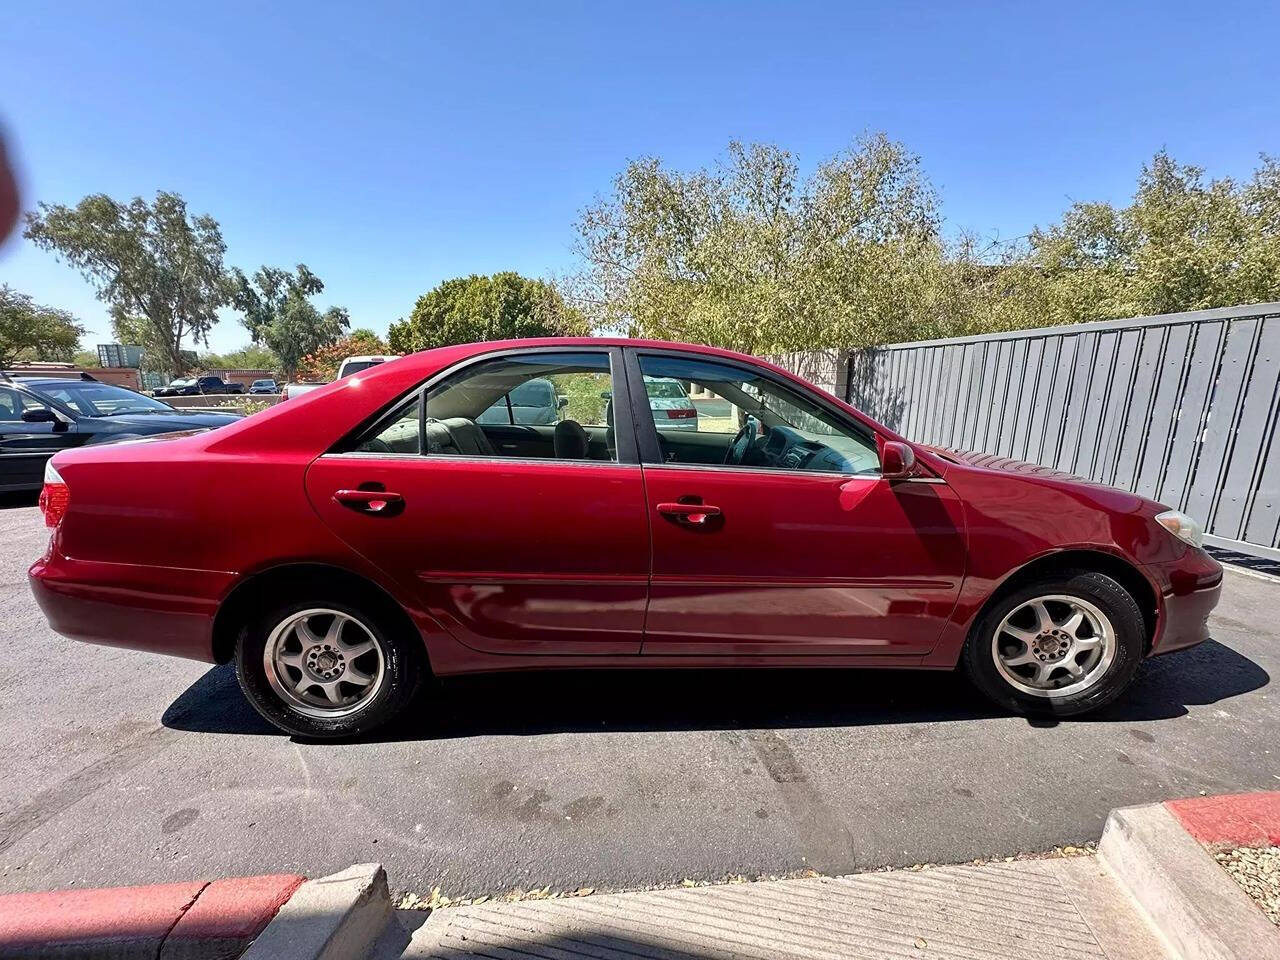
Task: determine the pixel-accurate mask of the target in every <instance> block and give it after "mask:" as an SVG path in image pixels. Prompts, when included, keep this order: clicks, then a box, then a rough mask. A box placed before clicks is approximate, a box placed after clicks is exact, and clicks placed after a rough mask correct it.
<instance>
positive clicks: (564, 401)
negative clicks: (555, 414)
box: [556, 397, 569, 410]
mask: <svg viewBox="0 0 1280 960" xmlns="http://www.w3.org/2000/svg"><path fill="white" fill-rule="evenodd" d="M568 405H569V398H568V397H560V398H558V399H557V400H556V406H557V407H559V408H560V409H561V410H563V409H564V408H565V407H567V406H568Z"/></svg>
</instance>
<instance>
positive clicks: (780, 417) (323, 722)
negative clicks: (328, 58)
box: [30, 339, 1222, 737]
mask: <svg viewBox="0 0 1280 960" xmlns="http://www.w3.org/2000/svg"><path fill="white" fill-rule="evenodd" d="M533 379H540V380H543V381H550V382H551V383H552V384H554V385H555V390H556V407H557V414H556V417H555V418H554V419H553V422H551V423H547V422H545V418H542V420H543V422H537V423H530V422H523V421H525V420H527V419H528V418H527V417H525V416H524V415H523V413H522V411H523V410H524V409H525V407H524V406H521V405H517V404H513V403H512V402H511V397H512V394H513V393H514V392H515V391H516V390H518V389H519V388H520V386H521V385H522V384H525V383H527V382H529V381H530V380H533ZM673 380H674V381H678V382H679V383H680V384H682V385H683V386H684V387H685V388H686V390H687V391H688V394H689V396H690V397H691V399H692V400H693V402H694V404H695V406H696V407H697V414H698V415H697V429H696V430H690V429H688V428H687V424H685V423H684V421H683V420H672V419H669V418H667V417H666V416H665V414H666V413H667V412H668V411H663V410H660V409H656V410H655V409H654V408H653V406H652V405H651V403H650V402H649V395H648V391H647V389H646V384H647V383H651V382H657V381H661V382H670V381H673ZM504 412H505V416H504V415H503V414H504ZM677 412H682V411H677ZM482 413H485V416H484V418H483V422H482V423H477V418H479V417H480V414H482ZM535 419H537V418H535ZM41 505H42V507H43V509H44V513H45V520H46V523H47V524H48V525H49V526H50V527H51V528H52V536H51V538H50V542H49V548H48V550H47V552H46V554H45V556H44V557H43V558H41V559H40V560H38V561H37V562H36V563H35V564H34V565H33V566H32V568H31V572H30V579H31V586H32V589H33V591H34V592H35V595H36V598H37V600H38V601H39V603H40V606H41V607H42V608H43V610H44V612H45V615H46V616H47V617H48V619H49V622H50V624H51V625H52V626H53V628H54V629H55V630H57V631H58V632H60V633H62V634H65V635H66V636H69V637H74V638H76V639H79V640H87V641H91V642H94V643H105V644H110V645H114V646H123V647H133V648H137V649H140V650H149V651H155V652H161V653H169V654H173V655H175V656H181V657H193V658H196V659H200V660H206V661H211V662H214V663H224V662H227V661H230V660H234V661H235V664H236V671H237V674H238V676H239V678H240V683H241V684H242V686H243V688H244V691H245V694H246V695H247V696H248V698H249V700H250V701H251V702H252V703H253V705H254V707H256V708H257V710H258V711H259V712H260V713H262V715H263V716H264V717H266V718H267V719H268V720H270V721H271V722H272V723H274V724H276V725H277V726H279V727H281V728H282V729H284V730H286V731H289V732H291V733H295V734H301V735H305V736H311V737H336V736H347V735H352V734H357V733H360V732H363V731H366V730H369V729H371V728H373V727H375V726H377V725H378V724H381V723H383V722H385V721H386V720H387V719H389V718H390V717H391V716H393V715H394V714H395V713H396V712H397V711H399V710H401V709H402V708H403V707H404V706H405V705H406V704H407V703H408V702H409V701H410V699H411V698H412V696H413V694H414V691H415V688H416V687H417V686H418V682H419V680H420V679H421V678H422V677H423V676H424V675H425V674H426V673H427V672H428V671H431V672H433V673H435V674H437V675H445V674H455V673H465V672H471V671H490V670H522V669H537V668H544V667H560V668H564V667H572V668H583V667H748V666H749V667H784V666H785V667H815V666H824V667H837V666H838V667H919V668H925V669H951V668H954V667H956V666H957V665H958V664H963V666H964V668H965V670H966V671H967V673H968V674H969V676H970V677H971V678H972V679H973V681H974V682H975V683H976V684H977V686H978V687H979V688H980V689H981V690H982V691H983V692H984V693H985V694H987V695H988V696H989V697H991V698H992V699H993V700H995V701H997V702H998V703H1000V704H1002V705H1004V706H1006V707H1008V708H1010V709H1012V710H1018V711H1023V712H1028V713H1043V714H1053V715H1060V716H1062V715H1070V714H1078V713H1082V712H1084V711H1086V710H1092V709H1095V708H1097V707H1100V706H1102V705H1103V704H1106V703H1108V702H1110V701H1111V700H1114V699H1115V698H1116V697H1118V696H1119V695H1120V694H1121V692H1122V691H1123V690H1124V689H1125V687H1126V686H1127V685H1128V684H1129V682H1130V681H1131V680H1132V679H1133V676H1134V672H1135V671H1136V670H1137V668H1138V664H1139V663H1140V662H1141V661H1142V660H1143V659H1144V658H1146V657H1149V656H1153V655H1156V654H1163V653H1168V652H1170V651H1173V650H1178V649H1181V648H1183V647H1188V646H1191V645H1192V644H1196V643H1199V642H1201V641H1202V640H1204V639H1206V638H1207V636H1208V630H1207V623H1206V621H1207V618H1208V616H1209V612H1210V611H1211V610H1212V609H1213V606H1214V604H1215V603H1216V602H1217V600H1218V594H1219V591H1220V588H1221V581H1222V568H1221V567H1220V566H1219V565H1218V564H1217V562H1215V561H1214V560H1213V559H1212V558H1210V557H1209V556H1208V555H1207V554H1206V553H1205V552H1204V550H1202V549H1201V547H1200V540H1201V531H1200V528H1199V526H1198V525H1197V524H1196V523H1195V522H1194V521H1193V520H1191V519H1190V518H1189V517H1186V516H1184V515H1183V514H1181V513H1178V512H1176V511H1173V510H1169V509H1167V508H1165V507H1164V506H1162V505H1160V504H1157V503H1153V502H1151V501H1150V500H1146V499H1144V498H1143V497H1140V496H1136V495H1134V494H1131V493H1125V492H1122V491H1120V490H1114V489H1110V488H1107V487H1101V486H1096V485H1093V484H1090V483H1086V482H1084V481H1082V480H1079V479H1075V478H1072V477H1069V476H1066V475H1064V474H1060V473H1055V472H1052V471H1049V470H1045V469H1042V468H1039V467H1032V466H1029V465H1027V464H1023V463H1017V462H1012V461H1008V460H999V459H996V458H992V457H986V456H977V455H969V454H962V453H955V452H952V451H948V450H940V449H933V448H930V447H926V446H921V445H919V444H913V443H910V442H908V441H906V440H904V439H903V438H902V437H900V436H898V435H897V434H895V433H894V432H893V431H891V430H888V429H887V428H885V427H883V426H881V425H880V424H878V423H875V422H874V421H872V420H870V419H869V418H867V417H865V416H863V415H862V414H861V413H859V412H858V411H857V410H854V409H853V408H851V407H849V406H848V405H846V404H844V403H841V402H840V401H839V400H836V399H834V398H833V397H831V396H830V395H828V394H826V393H823V392H821V391H819V390H817V389H815V388H814V387H812V386H811V385H809V384H808V383H805V382H804V381H803V380H800V379H798V378H796V377H794V376H792V375H791V374H789V373H787V372H785V371H783V370H781V369H779V368H777V367H774V366H771V365H770V364H768V363H763V362H761V361H759V360H755V359H752V358H750V357H745V356H741V355H739V354H734V353H729V352H727V351H723V350H715V349H711V348H708V347H699V346H687V345H675V344H669V343H659V342H649V341H635V340H620V339H572V340H569V339H559V340H522V341H510V342H503V343H480V344H468V345H465V346H455V347H445V348H441V349H438V350H430V351H427V352H425V353H419V354H415V355H413V356H409V357H405V358H403V359H400V360H396V361H393V362H390V363H386V364H383V365H381V366H378V367H374V368H371V369H369V370H366V371H363V372H361V373H358V374H356V375H354V376H351V377H347V378H346V379H343V380H339V381H337V382H335V383H333V384H330V385H328V386H325V387H323V388H322V389H319V390H316V391H314V392H313V393H310V394H308V395H306V396H304V397H303V398H301V399H299V400H296V401H290V402H289V403H287V404H284V405H282V406H278V407H275V408H274V409H272V410H269V411H267V412H264V413H260V414H258V415H256V416H253V417H249V418H247V419H245V420H242V421H240V422H238V423H235V424H232V425H230V426H225V427H222V428H220V429H217V430H213V431H207V432H199V433H192V434H189V435H181V436H177V437H172V438H165V439H160V440H140V441H132V442H125V443H119V444H114V445H106V446H94V447H85V448H82V449H77V450H68V451H65V452H62V453H59V454H58V455H57V456H55V457H54V458H53V460H52V461H51V463H50V467H49V470H48V472H47V475H46V483H45V488H44V491H43V493H42V495H41Z"/></svg>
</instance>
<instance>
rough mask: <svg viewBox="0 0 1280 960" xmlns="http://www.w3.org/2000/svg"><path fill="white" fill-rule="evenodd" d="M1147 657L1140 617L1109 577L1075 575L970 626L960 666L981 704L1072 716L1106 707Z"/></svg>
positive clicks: (1008, 602) (1014, 594)
mask: <svg viewBox="0 0 1280 960" xmlns="http://www.w3.org/2000/svg"><path fill="white" fill-rule="evenodd" d="M1145 650H1146V627H1145V624H1144V622H1143V619H1142V611H1141V610H1139V609H1138V604H1137V603H1136V602H1135V601H1134V599H1133V597H1132V596H1131V595H1130V594H1129V592H1128V591H1127V590H1125V588H1124V587H1122V586H1121V585H1120V584H1119V583H1118V582H1117V581H1115V580H1114V579H1112V578H1111V577H1109V576H1107V575H1105V574H1102V573H1096V572H1093V571H1085V570H1077V571H1067V572H1064V573H1060V574H1056V575H1052V576H1049V577H1047V578H1045V579H1042V580H1039V581H1037V582H1035V583H1032V584H1028V585H1026V586H1023V587H1020V588H1018V589H1015V590H1012V591H1010V592H1009V593H1007V594H1006V595H1004V596H1002V597H1000V598H999V599H998V600H997V601H996V602H995V603H993V604H992V605H991V606H990V607H989V608H988V609H987V610H986V612H985V613H984V614H983V615H982V616H981V617H980V618H979V620H978V622H977V623H975V624H974V627H973V630H972V631H971V633H970V635H969V639H968V642H967V644H966V645H965V652H964V664H965V668H966V670H967V672H968V674H969V676H970V678H971V679H972V680H973V682H974V684H975V685H976V686H977V687H978V688H979V689H980V690H982V692H983V693H985V694H986V695H987V696H988V697H990V698H991V699H992V700H994V701H996V702H997V703H999V704H1001V705H1002V706H1005V707H1008V708H1010V709H1012V710H1015V711H1017V712H1019V713H1027V714H1039V715H1051V716H1073V715H1076V714H1081V713H1085V712H1087V711H1090V710H1096V709H1098V708H1099V707H1101V706H1103V705H1104V704H1107V703H1110V702H1111V701H1112V700H1114V699H1115V698H1116V697H1118V696H1120V694H1121V693H1122V692H1123V691H1124V689H1125V688H1126V687H1127V686H1128V685H1129V684H1130V682H1132V680H1133V677H1134V674H1135V673H1136V671H1137V669H1138V664H1139V663H1141V662H1142V658H1143V655H1144V653H1145Z"/></svg>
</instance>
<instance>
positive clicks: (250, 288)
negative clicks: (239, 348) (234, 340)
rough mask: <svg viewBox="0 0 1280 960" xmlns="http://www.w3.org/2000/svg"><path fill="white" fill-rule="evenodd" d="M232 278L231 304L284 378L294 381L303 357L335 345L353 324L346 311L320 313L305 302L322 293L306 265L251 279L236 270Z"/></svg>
mask: <svg viewBox="0 0 1280 960" xmlns="http://www.w3.org/2000/svg"><path fill="white" fill-rule="evenodd" d="M231 276H232V282H233V284H234V287H235V294H234V297H233V302H234V304H235V307H236V309H237V310H239V311H241V312H242V313H243V314H244V320H243V322H244V325H245V326H246V327H247V328H248V329H249V333H250V335H251V336H252V337H253V342H254V343H255V344H260V345H265V346H266V347H268V348H269V349H270V350H271V351H272V352H273V353H274V354H275V355H276V357H277V358H278V359H279V366H280V370H281V371H282V372H283V374H284V376H285V378H286V379H292V378H293V376H294V374H295V373H296V372H297V370H298V365H299V363H301V361H302V358H303V357H305V356H306V355H307V354H309V353H314V352H315V351H316V350H318V349H320V348H321V347H324V346H328V345H329V344H331V343H333V342H334V341H336V340H337V339H338V338H339V337H341V336H342V335H343V332H344V331H345V330H346V329H347V327H349V326H350V325H351V320H350V318H349V317H348V315H347V311H346V310H345V309H344V308H342V307H330V308H329V309H328V310H326V311H325V312H324V313H321V312H320V311H319V310H318V309H316V307H315V306H314V305H313V304H312V303H311V301H310V299H309V298H310V297H311V296H313V295H315V294H317V293H320V292H321V291H322V290H324V283H322V282H321V280H320V278H319V277H317V276H316V275H315V274H314V273H312V272H311V271H310V270H308V269H307V267H306V264H302V263H300V264H298V267H297V271H296V273H290V272H289V271H288V270H282V269H280V268H279V267H262V268H261V269H259V270H258V272H257V273H255V274H254V275H253V279H252V280H250V279H249V278H248V277H246V276H245V275H244V273H243V272H242V271H241V270H239V269H238V268H237V269H234V270H232V272H231Z"/></svg>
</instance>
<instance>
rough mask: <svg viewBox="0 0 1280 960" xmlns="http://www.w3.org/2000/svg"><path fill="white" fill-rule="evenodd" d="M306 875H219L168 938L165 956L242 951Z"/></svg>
mask: <svg viewBox="0 0 1280 960" xmlns="http://www.w3.org/2000/svg"><path fill="white" fill-rule="evenodd" d="M305 879H306V878H305V877H299V876H297V875H295V874H281V875H276V876H267V877H232V878H228V879H226V880H215V881H214V882H213V883H211V884H209V885H208V886H207V887H205V888H204V890H203V891H201V893H200V896H199V897H197V898H196V902H195V903H193V904H192V905H191V907H190V909H188V910H187V912H186V913H184V914H183V915H182V919H180V920H179V921H178V923H177V925H176V926H174V928H173V930H172V931H171V932H170V933H169V936H168V937H166V938H165V941H164V946H163V947H162V948H161V950H160V960H188V958H197V957H198V958H201V960H223V958H227V960H230V958H232V957H238V956H240V954H242V953H243V952H244V951H245V949H246V948H247V947H248V946H249V944H250V943H252V942H253V940H254V938H255V937H257V936H258V934H260V933H261V932H262V930H263V928H264V927H266V925H267V924H268V923H270V922H271V918H272V917H274V916H275V915H276V914H277V913H279V911H280V908H281V907H282V906H284V905H285V903H286V902H288V900H289V898H290V897H291V896H293V892H294V891H295V890H297V889H298V887H299V886H301V885H302V883H303V881H304V880H305Z"/></svg>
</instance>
